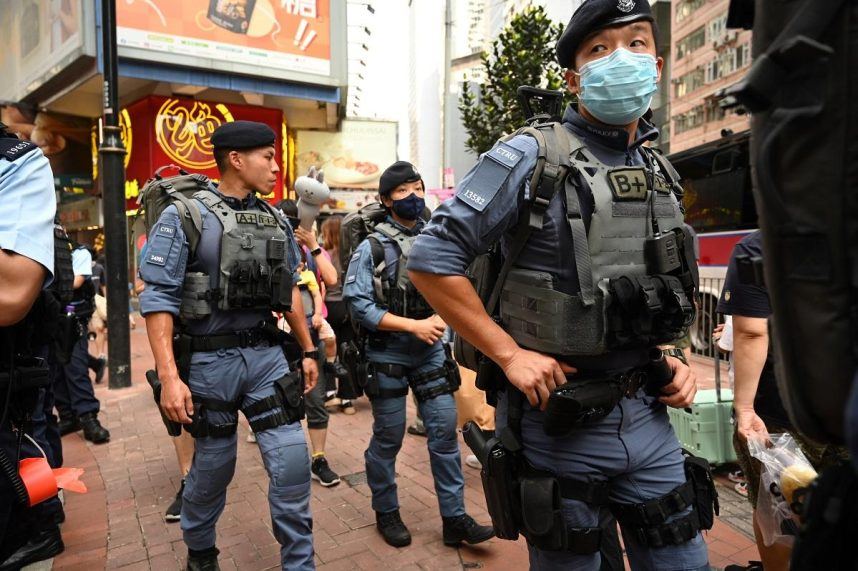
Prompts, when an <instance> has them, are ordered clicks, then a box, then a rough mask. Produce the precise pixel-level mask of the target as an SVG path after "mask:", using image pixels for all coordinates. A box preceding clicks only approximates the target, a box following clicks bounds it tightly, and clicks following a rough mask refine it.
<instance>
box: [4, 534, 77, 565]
mask: <svg viewBox="0 0 858 571" xmlns="http://www.w3.org/2000/svg"><path fill="white" fill-rule="evenodd" d="M63 549H65V546H64V545H63V538H62V537H61V536H60V528H59V527H57V526H54V527H52V528H50V529H46V530H44V531H41V532H39V534H38V535H36V536H35V537H33V539H31V540H30V541H28V542H27V543H25V544H24V545H23V546H21V547H20V548H18V551H16V552H15V553H13V554H12V555H10V556H9V558H8V559H6V561H4V562H3V564H2V565H0V571H12V570H13V569H20V568H21V567H24V566H25V565H29V564H30V563H35V562H36V561H44V560H45V559H50V558H51V557H53V556H55V555H59V554H60V553H62V552H63Z"/></svg>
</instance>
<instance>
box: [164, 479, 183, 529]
mask: <svg viewBox="0 0 858 571" xmlns="http://www.w3.org/2000/svg"><path fill="white" fill-rule="evenodd" d="M184 491H185V479H184V478H182V485H181V486H180V487H179V491H178V492H176V499H175V500H173V503H172V504H170V507H168V508H167V513H165V514H164V519H165V520H166V521H179V520H180V519H182V492H184Z"/></svg>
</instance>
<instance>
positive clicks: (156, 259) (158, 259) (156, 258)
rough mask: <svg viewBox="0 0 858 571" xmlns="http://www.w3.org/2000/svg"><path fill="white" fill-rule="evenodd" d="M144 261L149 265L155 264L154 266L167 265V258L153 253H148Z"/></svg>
mask: <svg viewBox="0 0 858 571" xmlns="http://www.w3.org/2000/svg"><path fill="white" fill-rule="evenodd" d="M146 261H147V262H149V263H150V264H155V265H156V266H166V265H167V257H166V256H162V255H161V254H156V253H154V252H152V253H150V254H149V256H148V257H147V258H146Z"/></svg>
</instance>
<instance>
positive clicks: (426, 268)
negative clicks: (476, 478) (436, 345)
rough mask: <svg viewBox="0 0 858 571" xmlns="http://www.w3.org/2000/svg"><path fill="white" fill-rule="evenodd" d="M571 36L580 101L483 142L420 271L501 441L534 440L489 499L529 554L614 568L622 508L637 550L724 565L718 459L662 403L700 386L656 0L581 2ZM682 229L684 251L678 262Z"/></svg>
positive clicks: (425, 239) (427, 244)
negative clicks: (602, 520)
mask: <svg viewBox="0 0 858 571" xmlns="http://www.w3.org/2000/svg"><path fill="white" fill-rule="evenodd" d="M556 48H557V57H558V60H559V62H560V64H561V65H562V66H563V67H565V68H566V69H567V71H566V74H565V77H566V83H567V88H568V89H569V91H570V92H572V93H573V94H575V95H576V96H577V103H576V104H575V105H571V106H569V107H568V108H567V109H566V111H565V113H564V115H563V118H562V120H561V121H559V122H556V123H547V124H541V125H537V126H535V127H534V129H532V130H527V131H524V132H521V133H519V134H516V135H515V136H513V137H510V138H505V139H504V140H502V141H499V142H498V143H496V144H495V146H494V147H493V148H492V149H490V150H489V151H488V152H486V153H485V154H483V155H482V156H481V157H480V159H479V162H478V163H477V165H476V166H475V167H474V168H473V169H472V170H471V171H470V172H469V173H468V174H467V175H466V176H465V177H464V178H463V179H462V181H461V183H460V184H459V186H458V188H457V190H456V195H455V197H454V198H453V199H451V200H448V201H446V202H444V203H443V204H442V205H441V206H439V207H438V209H437V210H436V211H435V212H434V213H433V216H432V219H431V220H430V222H429V224H427V226H426V228H425V229H424V230H423V232H422V233H421V234H420V236H418V237H417V240H416V241H415V243H414V246H413V247H412V249H411V254H410V257H409V262H408V269H409V275H410V276H411V281H412V282H413V283H414V284H415V285H416V286H417V288H418V290H419V291H420V293H421V294H423V296H425V298H426V299H427V300H428V301H429V302H430V304H431V305H432V307H433V308H434V309H435V310H436V311H437V312H438V314H439V315H440V316H441V317H442V318H443V319H444V320H445V322H447V323H448V324H449V325H450V326H451V327H452V328H453V330H454V331H455V332H456V334H457V335H458V336H459V337H460V338H461V339H463V340H465V341H467V342H468V343H469V344H471V345H472V346H473V347H474V348H476V349H478V350H479V353H481V354H482V355H484V356H485V358H486V359H485V360H481V361H477V360H476V359H474V360H472V361H473V362H472V363H467V364H468V365H469V366H470V367H471V368H474V369H479V370H480V378H479V381H478V386H481V387H488V388H489V389H490V393H491V396H492V397H493V398H496V400H497V409H496V410H497V427H498V430H499V434H500V436H501V444H502V445H503V447H504V448H505V449H506V450H507V452H508V453H509V454H510V455H512V454H514V453H515V452H516V451H517V450H518V448H519V446H520V448H521V449H522V450H523V456H524V458H525V459H526V460H527V462H526V463H524V462H522V465H520V466H519V472H518V476H516V477H512V476H511V477H509V478H504V477H503V474H506V473H507V472H504V470H505V469H506V468H502V467H499V466H497V465H495V466H494V468H496V469H491V468H490V469H488V470H487V472H486V475H487V480H486V481H487V484H486V486H485V489H486V490H487V492H488V494H490V497H489V501H488V502H487V503H488V505H490V506H492V505H494V506H497V505H499V504H500V505H504V504H507V503H509V502H510V500H509V499H508V498H509V496H508V495H504V493H503V492H502V491H498V490H508V489H510V487H513V489H515V490H516V496H515V502H516V505H514V506H511V508H512V509H511V511H510V512H509V513H512V514H519V513H520V514H521V516H520V517H518V518H517V517H505V512H504V511H503V510H498V509H496V510H495V511H494V513H492V516H493V518H494V520H495V521H494V523H495V527H496V528H497V529H502V530H504V533H505V535H506V536H507V537H511V536H512V535H514V534H513V533H511V532H510V531H507V530H511V529H517V530H518V531H519V532H521V533H523V534H524V535H525V537H526V538H527V540H528V548H529V551H530V564H531V568H533V569H577V570H590V571H595V570H596V569H599V568H600V563H601V561H600V560H601V557H600V554H599V547H600V544H602V541H603V539H604V534H603V530H601V529H600V528H599V517H600V514H601V513H604V509H605V508H610V511H611V512H612V513H613V514H614V515H615V516H616V520H617V521H618V522H619V524H620V527H621V529H622V531H623V539H624V544H625V548H626V554H627V556H628V559H629V563H630V565H631V568H632V569H635V570H642V569H647V570H659V571H661V570H668V569H695V570H696V569H708V568H709V567H708V564H707V553H706V544H705V543H704V541H703V538H702V536H701V534H700V530H701V529H708V528H709V527H711V525H712V523H711V522H712V518H713V517H714V516H713V515H712V502H711V501H709V500H707V498H706V497H705V495H706V494H705V493H704V491H703V489H704V488H706V487H705V486H703V487H697V486H696V485H695V482H697V481H707V480H708V476H707V475H706V474H705V468H702V470H703V473H702V474H701V473H700V472H699V471H698V467H697V466H696V465H694V463H693V462H692V461H689V462H688V463H686V462H685V460H684V459H683V455H682V451H681V448H680V445H679V441H678V440H677V438H676V435H675V434H674V432H673V430H672V428H671V426H670V423H669V418H668V415H667V410H666V407H667V406H670V407H676V408H683V407H687V406H690V405H691V404H692V403H693V401H694V395H695V393H696V390H697V384H696V379H695V376H694V373H693V372H692V370H691V368H690V367H689V366H688V364H687V363H685V362H684V356H683V355H682V352H681V351H679V350H677V349H670V348H669V347H664V346H665V345H666V344H667V343H669V342H670V341H671V340H673V339H676V338H679V337H680V336H681V335H682V334H683V333H684V331H685V330H686V329H687V327H688V325H689V324H690V323H691V322H692V320H693V318H694V305H693V301H692V300H693V299H694V295H695V288H696V279H697V274H696V266H694V264H695V261H694V255H693V253H692V252H691V248H690V244H691V240H690V239H688V238H687V237H686V236H685V235H684V233H683V218H682V211H681V209H680V204H679V201H678V199H677V196H678V195H679V194H680V193H679V190H680V189H679V185H678V180H677V178H678V176H677V175H676V174H675V171H674V170H673V168H672V167H671V166H670V165H669V163H668V162H667V160H666V159H665V158H664V157H663V156H662V155H660V154H659V153H657V152H656V151H654V150H652V149H651V148H649V147H648V146H647V142H649V141H652V140H654V139H656V138H657V137H658V130H657V129H656V128H655V127H653V126H652V125H650V124H649V123H648V122H647V121H646V120H645V118H644V117H645V114H646V112H647V111H648V110H649V107H650V103H651V101H652V97H653V95H654V94H655V92H656V91H657V89H658V81H659V78H660V76H661V68H662V65H663V62H662V60H661V58H659V57H658V53H657V50H656V39H655V30H654V27H653V18H652V14H651V12H650V6H649V1H648V0H588V1H586V2H584V4H582V5H581V6H580V8H579V9H578V10H577V11H576V12H575V13H574V14H573V15H572V18H571V19H570V21H569V25H568V26H567V27H566V29H565V31H564V32H563V35H562V37H561V38H560V40H559V41H558V43H557V46H556ZM540 157H542V159H540ZM537 166H539V169H538V170H537ZM534 173H536V178H535V179H534ZM653 208H654V209H655V210H653ZM656 234H658V238H656ZM668 242H669V243H670V248H671V251H672V252H676V253H677V254H678V257H677V258H675V259H673V260H672V261H671V262H670V263H662V262H665V261H666V260H665V259H664V258H663V256H662V255H661V254H659V253H658V252H657V251H656V250H657V249H658V248H659V247H660V246H662V245H666V244H667V243H668ZM497 243H500V245H501V248H500V251H501V252H503V255H504V257H505V259H504V261H503V263H504V264H506V265H505V267H504V271H500V272H499V271H498V270H497V268H494V270H493V271H494V273H493V275H487V276H485V281H488V283H489V284H491V283H493V282H498V283H497V285H496V286H495V288H496V289H495V290H494V292H493V293H494V295H493V296H492V298H491V299H493V300H497V303H496V304H495V305H494V306H493V307H490V308H488V311H486V307H485V305H484V304H483V302H482V300H481V299H480V297H479V296H478V295H477V292H476V291H475V290H474V287H473V285H472V283H471V281H470V280H469V277H468V275H469V266H470V265H471V264H472V262H473V261H474V260H475V259H476V257H477V256H480V255H482V254H484V253H486V252H489V251H490V249H491V248H492V246H494V245H495V244H497ZM674 248H675V249H674ZM487 266H488V267H492V266H491V264H482V267H487ZM480 267H481V265H480V264H474V266H473V268H472V269H471V270H470V272H479V271H480V270H479V268H480ZM498 276H506V279H503V280H501V279H500V277H498ZM477 277H479V276H477ZM653 284H654V285H653ZM659 284H671V285H670V286H669V287H663V286H661V285H659ZM625 286H628V287H627V288H626V287H625ZM651 286H652V287H655V288H656V289H658V290H659V292H658V293H654V294H653V289H652V288H651ZM659 288H660V289H659ZM487 297H488V296H487ZM668 312H669V313H670V315H672V316H673V317H672V318H670V319H667V320H664V319H663V318H664V317H666V316H667V315H668ZM656 315H658V316H660V317H656ZM662 351H664V352H662ZM461 353H462V355H457V357H461V358H463V359H464V360H468V355H469V354H473V353H474V351H461ZM651 359H656V360H657V362H659V363H662V364H664V365H666V367H664V368H661V369H660V374H659V375H655V374H652V375H649V373H650V372H652V370H651V368H650V366H649V363H650V361H651ZM492 364H493V365H494V367H493V366H492ZM645 375H646V376H645ZM646 379H649V380H651V381H652V382H648V381H647V380H646ZM655 379H658V383H656V382H655ZM495 457H496V456H495V450H494V449H492V453H491V454H490V455H487V456H485V460H486V461H487V462H488V461H492V459H493V458H495ZM506 457H508V456H506ZM686 470H687V472H686ZM688 474H695V476H694V477H693V478H692V477H691V476H689V475H688ZM507 484H508V485H509V486H510V487H507ZM695 488H696V489H697V491H696V492H692V490H693V489H695ZM706 490H708V488H706ZM519 492H520V493H519ZM491 494H494V495H491ZM558 496H559V497H558ZM693 497H697V500H698V501H697V503H696V504H695V505H694V506H693V507H692V504H694V501H693V500H692V498H693ZM498 498H502V499H498ZM519 510H520V511H519ZM551 514H556V515H555V516H552V515H551ZM620 568H622V566H620Z"/></svg>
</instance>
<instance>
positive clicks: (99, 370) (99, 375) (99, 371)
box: [93, 357, 107, 384]
mask: <svg viewBox="0 0 858 571" xmlns="http://www.w3.org/2000/svg"><path fill="white" fill-rule="evenodd" d="M96 362H97V363H98V364H97V365H96V366H95V369H93V371H95V384H100V383H101V381H103V380H104V371H105V370H106V369H107V359H105V358H104V357H99V358H98V359H96Z"/></svg>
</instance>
